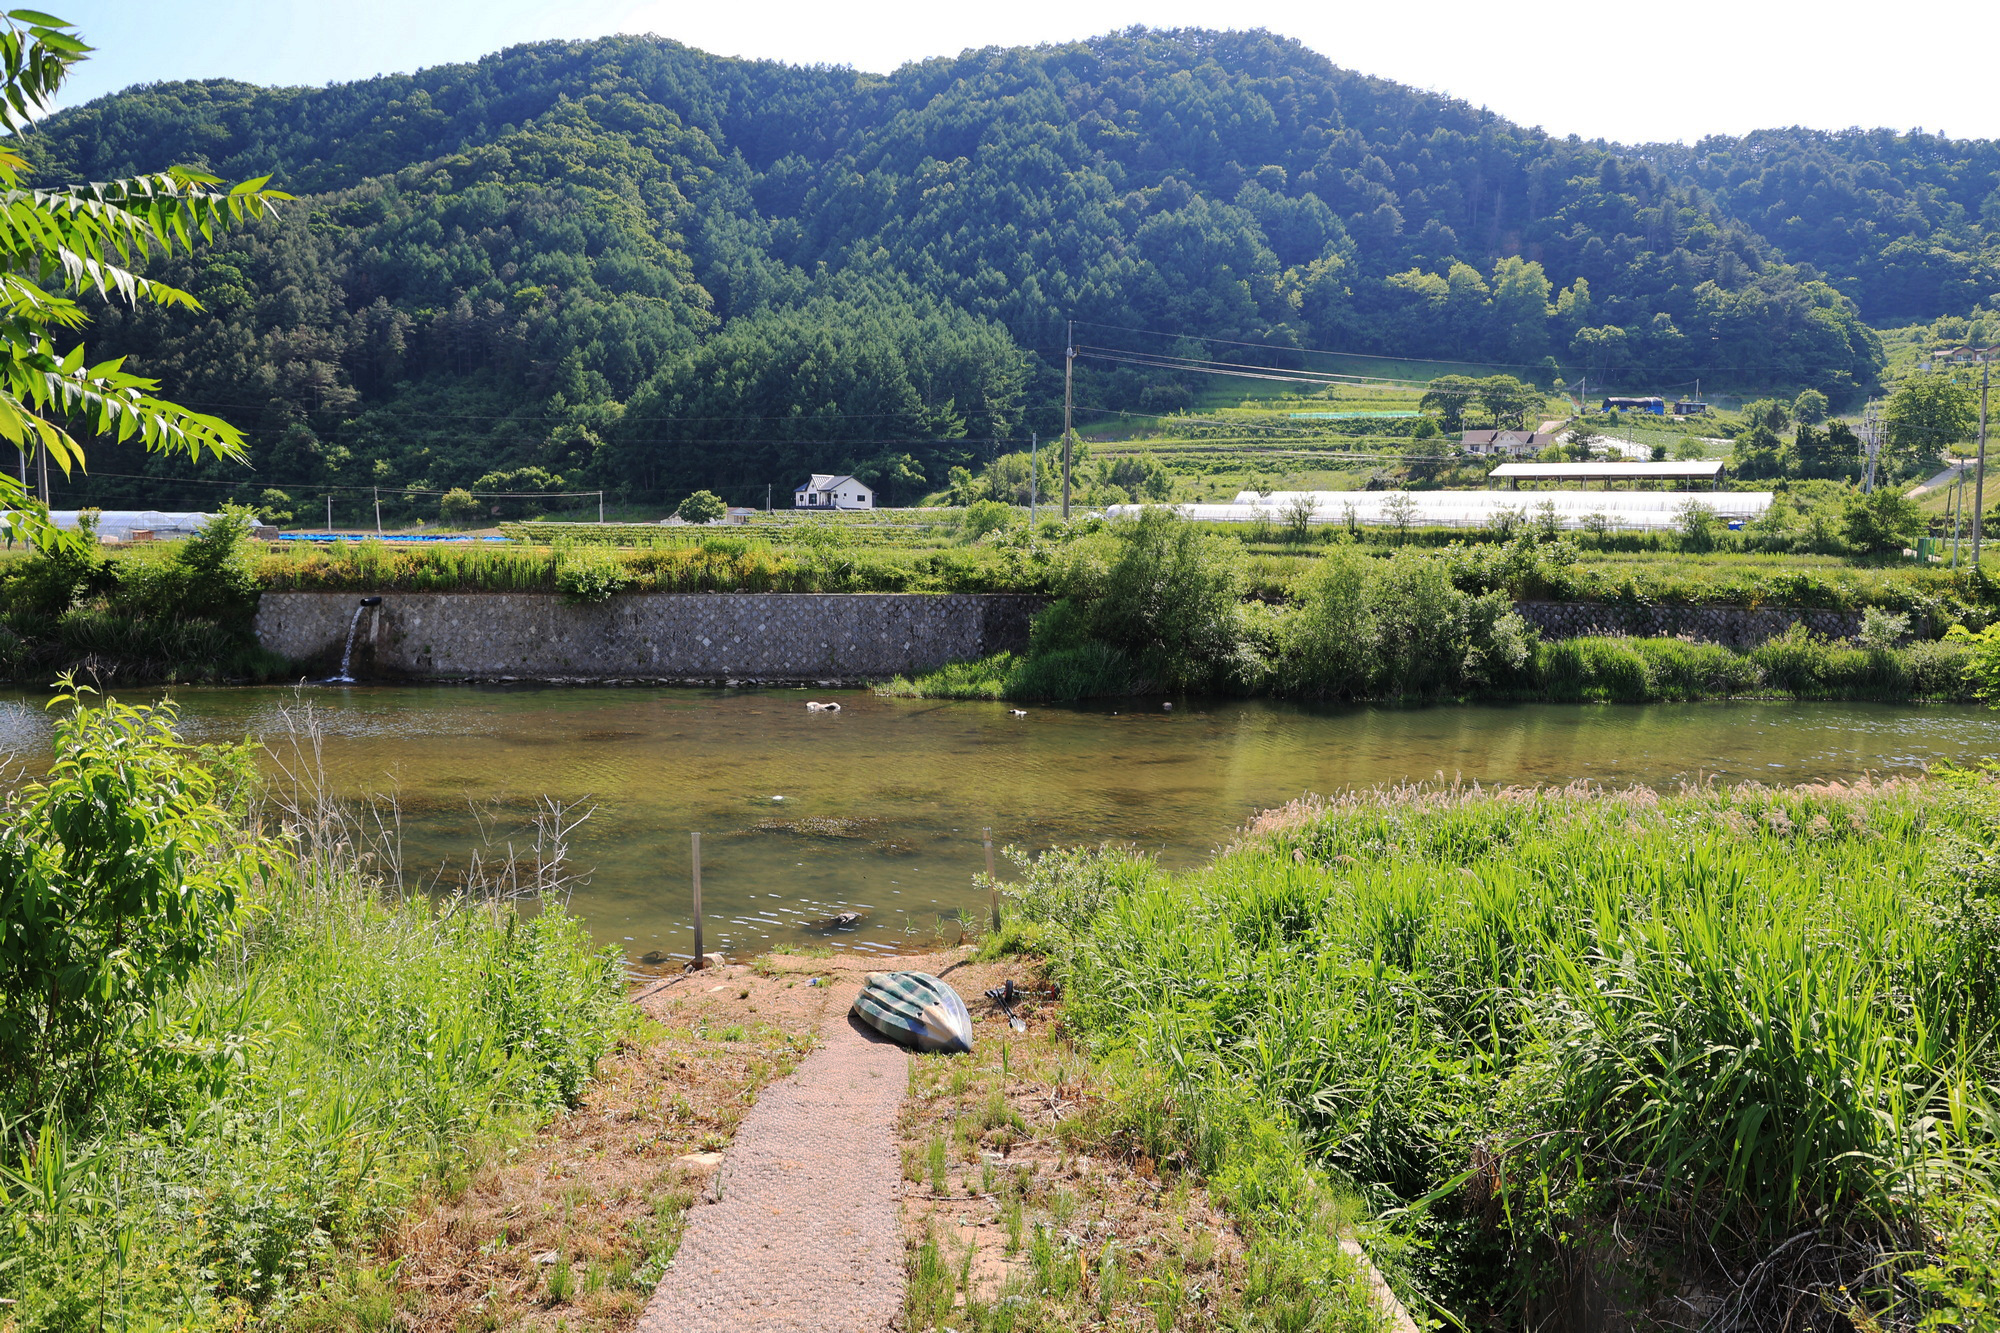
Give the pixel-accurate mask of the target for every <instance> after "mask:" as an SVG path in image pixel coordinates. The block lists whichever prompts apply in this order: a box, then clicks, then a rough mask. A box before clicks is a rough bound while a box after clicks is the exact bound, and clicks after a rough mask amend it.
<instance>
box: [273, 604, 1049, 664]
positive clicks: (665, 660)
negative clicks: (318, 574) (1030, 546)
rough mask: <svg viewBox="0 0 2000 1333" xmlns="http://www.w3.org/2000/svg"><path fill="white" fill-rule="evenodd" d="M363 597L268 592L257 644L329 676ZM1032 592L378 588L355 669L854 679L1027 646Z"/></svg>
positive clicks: (362, 625) (360, 635)
mask: <svg viewBox="0 0 2000 1333" xmlns="http://www.w3.org/2000/svg"><path fill="white" fill-rule="evenodd" d="M360 601H361V598H360V596H359V595H357V594H353V593H307V592H282V593H276V592H274V593H265V594H264V596H263V598H262V599H261V602H260V604H259V606H258V609H257V639H258V642H260V643H261V644H263V646H264V647H265V648H267V649H269V650H271V651H272V652H275V653H279V654H282V655H283V656H285V657H288V658H290V659H292V660H293V661H294V662H296V663H298V664H299V666H300V668H301V669H302V670H309V671H312V672H314V673H315V674H320V675H327V674H331V673H332V671H333V669H334V668H335V667H336V666H337V665H338V664H339V662H340V656H341V650H342V646H343V644H344V643H345V642H346V639H347V634H348V630H349V627H350V625H355V621H354V613H355V610H356V608H357V606H358V605H359V604H360ZM1041 606H1042V599H1040V598H1037V597H1028V596H1018V595H1011V594H972V593H933V594H923V593H859V594H811V593H797V594H780V593H639V594H633V595H630V596H619V597H614V598H612V599H611V600H609V601H607V602H600V603H597V604H595V605H588V606H583V605H576V604H573V603H571V602H568V601H566V600H564V599H563V598H562V597H560V596H557V595H555V594H551V593H395V592H389V593H383V594H382V602H381V605H380V606H379V607H376V608H367V609H363V611H362V615H361V620H360V621H359V623H358V625H357V626H356V630H357V632H356V644H355V650H354V665H355V674H356V675H357V676H364V675H365V676H374V677H378V678H391V679H395V678H403V679H419V680H557V681H563V680H566V681H586V680H595V681H607V680H635V681H638V680H643V681H661V682H673V683H704V684H705V683H712V682H727V681H732V680H734V681H742V682H745V683H758V684H818V683H842V684H845V683H857V682H862V681H871V680H884V679H887V678H888V677H890V676H895V675H908V674H910V673H912V672H918V671H929V670H932V669H934V668H936V667H939V666H943V665H944V664H945V663H947V662H962V661H968V660H971V659H973V658H977V657H984V656H985V655H987V654H989V653H994V652H999V651H1001V650H1002V649H1008V650H1016V651H1018V650H1020V649H1023V648H1025V647H1026V646H1027V643H1028V623H1029V621H1030V619H1031V618H1032V617H1033V616H1034V613H1035V612H1036V611H1038V610H1039V609H1040V608H1041Z"/></svg>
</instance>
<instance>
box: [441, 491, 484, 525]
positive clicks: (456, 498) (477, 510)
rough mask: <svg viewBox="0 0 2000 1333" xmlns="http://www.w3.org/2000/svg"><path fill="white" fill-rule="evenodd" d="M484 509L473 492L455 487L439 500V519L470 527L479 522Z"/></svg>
mask: <svg viewBox="0 0 2000 1333" xmlns="http://www.w3.org/2000/svg"><path fill="white" fill-rule="evenodd" d="M482 508H483V506H481V504H480V503H479V501H478V499H477V498H475V497H474V495H473V494H472V492H471V491H468V490H466V489H465V488H464V487H463V486H454V487H452V488H451V489H450V490H448V491H446V492H445V493H444V495H443V496H442V497H441V498H440V499H439V500H438V517H440V518H442V519H443V520H444V521H445V522H447V523H457V524H460V525H462V526H465V527H470V526H472V525H473V524H475V523H477V522H479V518H480V514H481V511H482Z"/></svg>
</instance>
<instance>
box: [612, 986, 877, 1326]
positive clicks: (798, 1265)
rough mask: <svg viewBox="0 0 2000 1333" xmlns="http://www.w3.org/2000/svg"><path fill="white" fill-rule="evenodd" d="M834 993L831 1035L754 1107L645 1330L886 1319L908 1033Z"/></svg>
mask: <svg viewBox="0 0 2000 1333" xmlns="http://www.w3.org/2000/svg"><path fill="white" fill-rule="evenodd" d="M858 988H859V979H858V978H853V979H850V978H847V977H842V978H841V979H840V980H839V981H838V982H836V983H835V987H834V990H833V993H832V994H831V995H830V996H829V997H828V999H829V1001H830V1002H829V1003H828V1005H827V1009H828V1017H827V1018H826V1020H825V1021H824V1022H823V1024H822V1026H821V1029H820V1035H821V1037H822V1040H823V1041H824V1044H823V1045H822V1046H821V1047H820V1048H819V1049H818V1050H816V1051H814V1052H813V1053H812V1054H811V1055H809V1056H807V1057H806V1059H805V1061H804V1062H803V1063H802V1064H801V1065H800V1066H799V1068H798V1070H797V1072H796V1073H794V1074H793V1075H792V1076H791V1077H790V1078H788V1079H786V1080H784V1081H783V1082H781V1083H778V1084H775V1085H773V1086H772V1087H770V1088H768V1089H766V1090H765V1092H764V1094H763V1096H761V1097H760V1098H758V1100H757V1104H756V1105H755V1106H754V1107H753V1108H752V1109H751V1111H750V1113H749V1114H748V1115H747V1116H745V1117H744V1119H743V1124H742V1126H741V1128H740V1129H738V1131H737V1134H736V1139H735V1142H734V1143H733V1144H732V1145H731V1146H730V1148H729V1151H728V1154H727V1156H726V1157H725V1158H724V1160H723V1164H722V1167H721V1170H720V1172H719V1173H718V1176H717V1183H716V1185H715V1186H713V1187H712V1189H713V1190H716V1191H719V1192H720V1195H721V1197H720V1201H719V1202H717V1203H715V1204H713V1205H711V1206H709V1207H706V1208H698V1209H696V1210H694V1212H693V1213H691V1214H690V1215H689V1219H688V1228H687V1234H686V1236H685V1238H684V1239H683V1240H682V1241H681V1247H680V1251H679V1253H678V1254H677V1255H676V1256H675V1259H674V1263H673V1267H672V1268H671V1269H669V1270H668V1271H667V1274H666V1276H665V1277H664V1278H662V1279H661V1280H660V1285H659V1287H658V1288H657V1289H656V1290H655V1291H654V1292H653V1297H652V1299H651V1300H650V1301H648V1302H647V1304H646V1309H645V1313H644V1314H642V1315H641V1316H640V1319H639V1333H711V1331H712V1333H765V1331H766V1330H772V1331H775V1330H795V1329H796V1330H800V1331H801V1333H804V1331H805V1330H827V1333H849V1331H851V1333H881V1331H882V1330H885V1329H887V1328H888V1327H889V1324H890V1321H891V1320H892V1319H893V1318H894V1317H895V1316H896V1315H897V1314H898V1313H899V1312H900V1311H901V1310H902V1306H903V1269H904V1258H903V1239H902V1229H901V1225H900V1221H899V1208H900V1195H901V1190H902V1170H901V1156H900V1149H899V1146H898V1138H897V1133H896V1117H897V1112H898V1110H899V1108H900V1107H901V1105H902V1101H903V1094H904V1092H905V1091H906V1090H907V1088H908V1086H909V1057H908V1055H907V1054H905V1053H904V1051H903V1050H902V1048H901V1047H898V1046H894V1045H891V1044H889V1043H888V1042H885V1041H883V1040H881V1039H880V1038H878V1037H876V1036H875V1034H874V1033H872V1032H869V1031H868V1030H867V1029H865V1028H862V1027H861V1026H860V1025H858V1024H855V1023H853V1022H852V1021H851V1020H850V1019H849V1018H848V1016H847V1007H848V1005H849V1004H850V1003H851V1002H852V1000H853V998H854V993H855V991H856V990H857V989H858Z"/></svg>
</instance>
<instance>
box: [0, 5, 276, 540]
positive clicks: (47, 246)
mask: <svg viewBox="0 0 2000 1333" xmlns="http://www.w3.org/2000/svg"><path fill="white" fill-rule="evenodd" d="M0 25H4V29H0V126H4V128H5V131H6V134H7V139H6V140H4V141H0V439H5V440H6V441H7V442H8V443H10V444H12V445H14V446H15V447H16V448H17V449H19V450H20V451H21V452H22V455H23V456H24V457H25V458H34V459H36V460H37V461H38V462H39V463H41V464H43V465H44V466H45V465H46V464H48V463H54V464H55V465H56V466H57V467H58V468H60V469H61V470H62V471H63V473H64V474H65V475H67V474H69V473H70V472H72V471H76V470H79V469H81V468H83V466H84V451H83V446H82V445H81V444H80V443H79V441H78V439H77V435H76V434H72V432H73V431H75V432H78V433H81V434H85V435H96V436H102V437H106V438H109V439H113V440H118V441H126V440H132V439H137V440H139V441H140V442H141V443H143V444H144V445H145V447H146V448H147V449H148V450H151V451H152V452H155V453H178V454H182V455H184V456H186V457H188V458H190V459H200V458H201V457H202V456H203V455H204V454H208V455H212V456H214V457H218V458H241V457H242V456H243V452H244V445H243V436H242V433H241V432H239V431H238V430H237V429H236V428H235V427H233V426H231V425H230V424H229V423H228V422H226V421H224V420H222V419H221V418H219V417H213V416H209V415H207V414H205V413H201V412H196V411H194V410H192V409H190V408H186V407H182V406H181V405H179V404H178V403H174V402H170V401H168V400H167V399H164V398H161V397H159V396H158V390H159V384H158V383H157V382H156V381H154V380H150V379H146V378H143V377H141V376H138V375H134V374H132V373H131V372H129V371H127V370H126V369H125V363H124V358H123V357H118V358H114V359H111V360H107V361H100V362H97V363H95V364H92V363H91V361H90V358H89V355H88V353H87V352H86V350H85V348H84V346H83V344H82V343H80V342H78V343H75V344H74V345H72V346H70V347H69V348H68V350H66V351H65V350H63V349H62V347H61V346H59V344H58V338H59V337H61V336H62V335H65V334H73V333H75V332H76V331H77V330H80V329H82V328H83V327H85V326H86V325H87V324H88V323H89V322H90V315H89V313H88V311H87V310H86V309H85V308H84V306H83V305H82V304H81V300H80V298H82V297H84V296H86V295H90V296H95V297H98V298H101V299H103V300H106V301H115V302H120V303H123V304H126V305H132V306H138V305H157V306H167V307H178V308H180V309H184V310H200V309H201V308H202V307H201V302H200V301H198V300H196V299H195V298H194V296H193V295H192V294H190V293H188V292H185V291H182V290H181V289H180V288H178V287H173V286H170V285H168V284H166V283H163V282H158V281H155V280H154V279H151V278H148V277H146V276H145V275H144V273H143V272H141V271H140V270H141V269H142V268H143V267H144V265H145V264H146V262H147V261H148V260H149V259H151V258H153V257H155V256H160V257H165V256H170V255H173V254H176V253H182V252H190V253H191V252H192V251H193V250H194V248H195V246H196V245H197V244H199V243H200V242H203V241H208V240H212V239H213V238H214V236H215V234H216V233H217V232H218V231H220V230H222V229H224V228H227V227H232V226H236V225H239V224H241V223H243V222H246V221H250V220H252V219H255V218H259V217H264V216H268V215H270V214H271V213H272V212H274V210H275V208H276V205H277V204H278V203H279V202H281V201H283V200H287V199H290V198H291V196H290V195H288V194H285V193H284V192H282V191H279V190H274V189H271V188H270V178H269V177H261V178H259V179H256V180H248V181H243V182H241V183H240V184H235V185H229V184H226V183H225V182H223V181H222V180H221V179H219V178H218V177H215V176H211V175H208V174H207V173H205V172H200V171H195V170H191V169H188V168H185V167H173V168H169V169H167V170H164V171H159V172H155V173H152V174H150V175H143V176H135V177H132V178H130V179H127V180H119V181H103V182H93V183H89V184H83V185H72V186H63V187H59V188H34V187H30V186H29V185H27V184H26V183H25V181H24V176H25V174H26V171H27V161H26V159H25V158H24V157H23V156H22V155H21V152H20V150H19V143H20V139H21V137H22V136H23V135H25V134H27V133H28V132H29V131H30V128H31V126H32V125H33V123H34V120H35V119H36V117H37V116H38V115H40V114H41V113H42V111H43V110H44V109H45V108H46V107H47V106H48V105H49V104H50V102H51V101H52V100H53V99H54V97H55V94H56V92H57V91H58V90H59V89H60V88H61V87H62V84H63V81H64V80H65V79H66V78H67V77H68V76H69V72H70V70H71V69H72V68H74V67H75V66H76V65H77V64H78V63H79V62H81V61H82V60H84V59H85V58H86V57H87V56H88V55H89V54H90V50H91V48H90V47H88V46H86V45H84V43H83V42H82V41H81V40H79V39H78V37H77V36H76V32H75V28H74V25H72V24H70V23H68V22H65V21H64V20H62V19H59V18H55V17H52V16H51V15H48V14H43V13H40V12H39V11H36V10H32V9H15V10H9V11H7V12H6V13H5V14H4V15H0ZM65 341H66V339H65ZM24 471H25V469H24ZM0 512H4V513H5V514H6V519H5V522H6V527H7V530H8V531H9V533H10V534H11V535H13V536H16V537H22V538H25V539H26V540H28V541H30V542H34V543H36V544H43V545H45V544H48V543H50V542H59V541H63V540H66V539H67V537H66V535H65V534H62V533H61V532H59V531H58V530H57V529H56V527H55V525H54V524H53V523H52V522H51V521H50V519H49V515H48V510H47V506H46V505H44V504H43V503H42V502H41V501H40V500H38V499H37V498H36V497H35V496H34V495H32V494H31V493H30V491H29V489H28V486H27V484H26V483H25V481H24V480H23V479H22V478H21V477H19V476H16V475H12V474H9V473H8V472H6V471H4V470H0Z"/></svg>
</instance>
